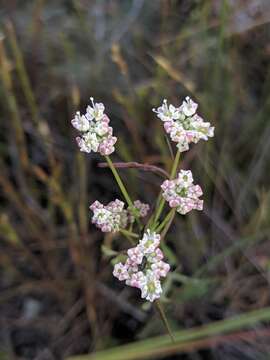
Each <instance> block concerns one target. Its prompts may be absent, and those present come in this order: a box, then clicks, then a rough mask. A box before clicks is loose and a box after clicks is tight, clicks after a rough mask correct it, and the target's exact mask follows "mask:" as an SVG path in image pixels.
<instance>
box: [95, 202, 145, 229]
mask: <svg viewBox="0 0 270 360" xmlns="http://www.w3.org/2000/svg"><path fill="white" fill-rule="evenodd" d="M124 207H125V203H123V201H120V200H118V199H116V200H114V201H111V202H110V203H109V204H107V205H103V204H101V203H100V202H99V201H98V200H96V201H95V202H94V203H93V204H92V205H91V206H90V210H92V211H93V213H94V215H93V217H92V223H93V224H95V225H96V226H97V227H98V228H99V229H100V230H101V231H102V232H116V231H119V230H120V229H125V228H126V226H127V224H128V223H132V222H134V216H133V215H132V211H134V210H133V209H125V208H124ZM134 208H135V210H137V213H138V217H145V216H146V215H147V213H148V210H149V205H148V204H144V203H142V202H141V201H140V200H136V201H134Z"/></svg>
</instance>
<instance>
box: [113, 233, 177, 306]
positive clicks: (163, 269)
mask: <svg viewBox="0 0 270 360" xmlns="http://www.w3.org/2000/svg"><path fill="white" fill-rule="evenodd" d="M159 243H160V235H159V234H157V233H155V232H151V231H150V230H149V229H147V231H146V233H144V235H143V238H142V239H141V240H140V242H139V244H138V245H137V246H135V247H133V248H131V249H128V251H127V256H128V258H127V260H126V262H125V264H122V263H118V264H116V265H115V266H114V271H113V275H114V276H115V277H117V278H118V279H119V280H125V281H126V285H129V286H133V287H136V288H139V289H140V290H141V296H142V298H145V299H146V300H149V301H154V300H156V299H158V298H159V297H160V295H161V293H162V288H161V283H160V278H161V277H166V275H167V273H168V271H169V270H170V265H169V264H167V263H166V262H164V261H162V259H163V253H162V251H161V250H160V248H159V247H158V246H159Z"/></svg>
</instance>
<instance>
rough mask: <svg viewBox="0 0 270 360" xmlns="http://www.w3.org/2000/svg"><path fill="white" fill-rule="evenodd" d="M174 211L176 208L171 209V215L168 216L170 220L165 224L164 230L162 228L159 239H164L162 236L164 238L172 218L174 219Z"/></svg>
mask: <svg viewBox="0 0 270 360" xmlns="http://www.w3.org/2000/svg"><path fill="white" fill-rule="evenodd" d="M175 213H176V209H173V210H172V215H171V217H170V220H169V221H168V222H167V224H166V225H165V228H164V230H163V231H162V233H161V239H164V238H165V236H166V234H167V232H168V230H169V228H170V227H171V224H172V222H173V219H174V217H175Z"/></svg>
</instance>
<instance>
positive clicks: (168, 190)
mask: <svg viewBox="0 0 270 360" xmlns="http://www.w3.org/2000/svg"><path fill="white" fill-rule="evenodd" d="M161 188H162V190H163V193H162V196H163V197H164V199H165V200H166V201H168V202H169V205H170V207H172V208H176V211H177V212H179V213H180V214H182V215H185V214H187V213H188V212H189V211H191V210H192V209H196V210H202V209H203V200H200V199H199V197H200V196H202V194H203V192H202V189H201V187H200V186H199V185H194V184H193V176H192V173H191V171H190V170H180V172H179V173H178V177H177V178H176V179H174V180H165V181H164V182H163V184H162V185H161Z"/></svg>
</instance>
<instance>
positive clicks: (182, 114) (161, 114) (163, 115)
mask: <svg viewBox="0 0 270 360" xmlns="http://www.w3.org/2000/svg"><path fill="white" fill-rule="evenodd" d="M197 107H198V104H196V103H195V102H194V101H192V100H191V99H190V98H189V97H186V98H185V100H184V101H183V102H182V104H181V105H180V106H179V107H175V106H173V105H169V106H168V104H167V100H166V99H165V100H163V104H162V105H161V106H160V107H159V108H158V109H157V110H156V109H153V111H154V112H155V113H157V117H158V118H159V119H160V120H161V121H163V122H164V129H165V131H166V132H167V133H168V134H169V135H170V138H171V140H172V141H174V142H176V143H177V145H176V146H177V147H178V149H179V150H180V151H181V152H183V151H186V150H188V149H189V144H190V143H192V142H193V143H197V142H198V141H199V140H200V139H202V140H208V137H213V136H214V127H213V126H210V123H209V122H205V121H204V120H203V119H202V118H201V117H200V116H199V115H197V114H196V111H197Z"/></svg>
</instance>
